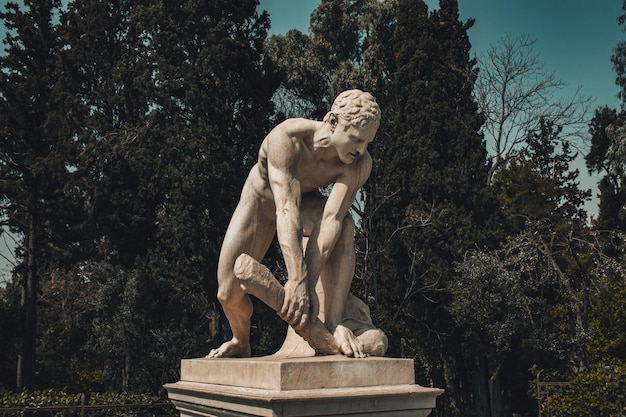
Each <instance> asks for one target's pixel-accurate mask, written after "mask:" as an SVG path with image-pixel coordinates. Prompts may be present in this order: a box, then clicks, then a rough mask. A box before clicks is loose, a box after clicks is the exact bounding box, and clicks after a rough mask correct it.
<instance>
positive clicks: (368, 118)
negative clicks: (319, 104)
mask: <svg viewBox="0 0 626 417" xmlns="http://www.w3.org/2000/svg"><path fill="white" fill-rule="evenodd" d="M331 114H334V115H336V116H337V117H339V118H340V119H341V120H343V121H344V123H345V124H346V125H347V126H365V125H366V124H369V123H375V124H376V126H378V125H379V124H380V108H379V107H378V104H377V103H376V99H375V98H374V97H373V96H372V95H371V94H370V93H367V92H364V91H361V90H356V89H355V90H347V91H344V92H342V93H340V94H339V95H338V96H337V98H335V101H334V102H333V105H332V107H331V108H330V111H329V112H328V113H326V116H324V121H325V122H327V121H329V120H330V117H331Z"/></svg>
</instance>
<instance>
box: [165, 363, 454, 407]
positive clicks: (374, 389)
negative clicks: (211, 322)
mask: <svg viewBox="0 0 626 417" xmlns="http://www.w3.org/2000/svg"><path fill="white" fill-rule="evenodd" d="M414 381H415V378H414V371H413V361H412V360H410V359H392V358H364V359H354V358H346V357H345V356H340V355H338V356H316V357H310V358H280V357H275V356H267V357H262V358H246V359H185V360H183V361H182V362H181V380H180V381H179V382H177V383H174V384H167V385H165V388H166V389H167V391H168V396H169V398H170V400H171V401H172V402H173V403H174V405H175V406H176V407H177V409H178V410H179V411H180V413H181V416H182V417H209V416H211V417H226V416H228V417H235V416H237V417H244V416H247V417H250V416H271V417H295V416H302V417H304V416H344V415H349V416H354V417H358V416H370V417H371V416H398V417H403V416H413V417H421V416H424V417H425V416H427V415H428V414H430V412H431V411H432V409H433V408H435V406H436V398H437V397H438V396H439V395H441V394H442V393H443V390H441V389H437V388H425V387H421V386H419V385H416V384H415V383H414Z"/></svg>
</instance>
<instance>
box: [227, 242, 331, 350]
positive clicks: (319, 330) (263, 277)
mask: <svg viewBox="0 0 626 417" xmlns="http://www.w3.org/2000/svg"><path fill="white" fill-rule="evenodd" d="M235 275H236V276H237V277H238V278H239V280H240V284H241V287H242V289H244V290H245V291H246V292H247V293H248V294H252V295H254V296H255V297H257V298H258V299H260V300H261V301H263V302H264V303H265V304H267V305H268V306H269V307H271V308H272V309H273V310H275V311H278V310H280V308H281V307H282V305H283V299H284V297H285V290H284V288H283V287H282V285H280V283H279V282H278V280H276V278H274V276H273V275H272V273H271V272H270V270H269V269H267V268H266V267H265V266H264V265H261V264H260V263H259V262H257V261H256V260H255V259H253V258H252V257H250V256H248V255H246V254H242V255H240V256H239V257H238V258H237V261H236V263H235ZM296 333H297V334H298V335H300V336H301V337H302V338H303V339H304V340H306V341H307V342H308V343H309V345H311V347H312V348H313V349H315V350H316V351H319V352H322V353H328V354H338V353H340V351H339V348H338V346H337V344H336V343H335V339H334V338H333V336H332V335H331V334H330V333H329V332H328V329H326V326H324V324H323V323H322V322H321V321H320V320H319V319H316V320H315V321H314V322H312V323H307V324H306V325H305V326H304V327H303V328H301V329H300V330H296Z"/></svg>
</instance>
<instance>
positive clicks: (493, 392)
mask: <svg viewBox="0 0 626 417" xmlns="http://www.w3.org/2000/svg"><path fill="white" fill-rule="evenodd" d="M501 370H502V365H498V366H496V369H493V370H492V371H491V372H490V376H489V408H490V409H491V415H492V416H494V417H504V401H503V399H502V382H501V379H500V371H501Z"/></svg>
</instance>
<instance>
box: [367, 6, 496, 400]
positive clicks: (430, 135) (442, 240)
mask: <svg viewBox="0 0 626 417" xmlns="http://www.w3.org/2000/svg"><path fill="white" fill-rule="evenodd" d="M472 23H473V22H472V21H469V22H467V23H461V22H459V17H458V5H457V2H456V1H453V0H444V1H441V2H440V9H439V10H436V11H433V12H430V13H429V12H428V8H427V6H426V5H425V4H424V3H423V2H422V1H420V2H414V1H399V2H398V8H397V28H396V32H395V37H394V43H393V45H394V52H395V68H396V70H395V72H394V73H393V74H392V75H391V78H392V80H393V81H392V82H393V84H392V93H391V94H390V96H391V97H392V100H393V101H392V103H391V104H390V108H389V109H388V117H390V118H391V120H392V126H393V133H392V134H391V135H390V137H389V138H386V143H385V145H384V147H385V148H384V153H383V155H384V156H383V158H382V167H381V170H382V175H381V183H380V184H378V185H377V188H378V193H379V194H380V195H382V196H387V198H386V202H385V205H384V209H383V210H379V211H378V212H377V213H375V214H374V217H375V220H373V221H372V224H374V225H376V227H377V228H378V229H379V231H378V237H377V239H376V240H377V241H376V242H375V245H376V248H378V251H379V252H380V253H383V254H384V255H383V256H382V257H381V256H379V257H378V259H377V260H376V264H374V265H372V268H373V269H374V270H375V271H376V272H374V276H375V277H376V279H377V280H379V281H380V282H379V283H378V284H377V286H378V287H379V300H378V302H379V303H380V304H381V305H382V306H383V308H384V309H386V310H387V311H386V314H385V315H386V318H387V324H386V325H387V326H389V328H388V329H386V330H388V333H389V336H390V345H391V354H392V355H401V356H409V357H414V358H416V359H417V362H416V363H417V364H418V368H419V369H418V371H419V372H418V375H419V378H420V379H421V380H422V382H423V383H430V382H434V384H435V385H438V386H443V387H444V388H446V390H447V391H446V392H447V396H446V398H447V400H444V401H445V402H446V403H447V404H446V405H445V407H446V408H448V407H449V408H450V409H454V408H457V409H462V407H463V404H462V403H463V402H464V401H470V400H469V397H470V396H471V394H470V393H467V392H465V393H463V392H461V391H460V390H459V386H460V384H461V379H462V378H463V377H466V376H464V375H462V373H463V369H462V366H459V364H460V363H461V362H462V361H463V359H462V355H463V353H462V352H460V351H459V350H456V349H455V348H454V347H452V346H453V345H455V342H453V340H455V333H454V332H455V325H454V323H453V321H452V320H451V317H450V315H449V313H448V311H447V308H448V305H449V302H450V297H449V292H448V290H447V288H448V287H449V285H450V283H451V282H452V281H454V280H455V279H456V278H455V276H456V272H455V262H458V261H460V260H461V259H462V257H463V255H464V253H465V251H467V250H468V249H471V248H472V247H474V246H475V245H480V246H482V245H487V244H491V243H493V244H495V242H490V240H489V237H490V234H491V230H492V222H493V221H494V218H495V216H496V214H497V205H496V201H495V198H493V197H492V196H491V195H490V192H489V190H488V189H486V186H485V183H486V178H487V172H488V166H487V163H486V160H487V155H486V150H485V147H484V143H483V140H482V137H481V136H480V134H479V133H478V132H479V129H480V126H481V123H482V119H481V117H480V115H479V114H478V110H477V106H476V103H475V102H474V101H473V99H472V86H473V84H474V81H475V68H474V65H475V62H474V61H473V60H471V59H470V58H469V50H470V44H469V41H468V37H467V30H468V29H469V28H470V27H471V25H472ZM456 342H457V343H458V342H459V341H458V340H456ZM456 358H458V360H459V362H455V360H456Z"/></svg>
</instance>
